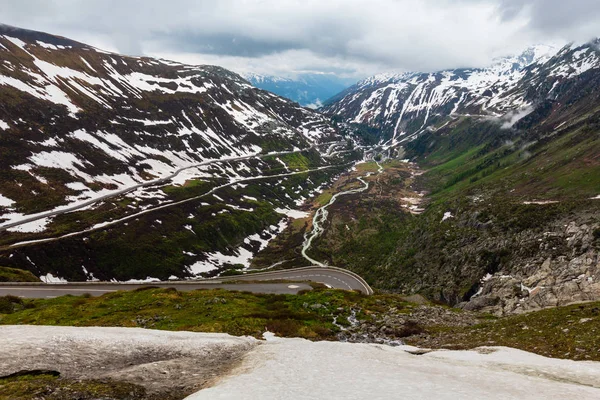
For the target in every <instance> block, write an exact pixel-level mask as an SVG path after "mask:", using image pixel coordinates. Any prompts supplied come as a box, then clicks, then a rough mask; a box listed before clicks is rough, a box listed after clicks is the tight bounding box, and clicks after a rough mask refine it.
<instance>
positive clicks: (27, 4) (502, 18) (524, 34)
mask: <svg viewBox="0 0 600 400" xmlns="http://www.w3.org/2000/svg"><path fill="white" fill-rule="evenodd" d="M0 7H1V9H2V17H1V18H2V20H0V22H3V23H6V24H10V25H16V26H20V27H24V28H29V29H36V30H44V31H47V32H51V33H56V34H60V35H64V36H69V37H71V38H73V39H76V40H80V41H83V42H87V43H90V44H93V45H96V46H98V47H102V48H105V49H108V50H116V51H119V52H122V53H126V54H132V55H142V54H143V55H152V56H164V57H168V58H172V59H176V60H180V61H184V62H192V63H212V64H219V65H223V66H225V67H228V68H231V69H234V70H236V71H239V72H247V71H253V72H259V73H273V74H283V75H290V74H293V73H295V72H300V71H322V72H334V73H337V74H339V75H343V76H353V77H362V76H366V75H370V74H373V73H376V72H383V71H389V70H412V71H431V70H439V69H444V68H454V67H465V66H482V65H486V64H488V63H489V62H490V60H492V59H493V58H494V57H498V56H502V55H508V54H513V53H515V52H518V51H520V50H522V49H523V48H525V47H526V46H527V45H530V44H533V43H540V42H544V43H564V42H567V41H578V42H581V41H585V40H589V39H591V38H592V37H596V36H600V24H598V21H600V2H598V1H597V0H570V1H565V0H218V1H215V0H169V1H164V0H160V1H159V0H145V1H143V2H142V1H127V0H120V1H115V0H86V1H80V0H20V1H19V2H16V1H13V0H0Z"/></svg>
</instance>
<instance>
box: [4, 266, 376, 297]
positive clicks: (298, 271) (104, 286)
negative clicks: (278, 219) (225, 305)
mask: <svg viewBox="0 0 600 400" xmlns="http://www.w3.org/2000/svg"><path fill="white" fill-rule="evenodd" d="M269 281H287V282H285V283H281V282H269ZM306 282H317V283H322V284H325V285H327V286H329V287H331V288H335V289H344V290H357V291H359V292H361V293H364V294H367V295H371V294H373V289H371V287H370V286H369V285H368V284H367V283H366V282H365V281H364V280H363V279H362V278H361V277H360V276H358V275H357V274H355V273H353V272H350V271H346V270H344V269H341V268H334V267H326V268H324V267H305V268H295V269H288V270H283V271H273V272H261V273H255V274H247V275H241V276H233V277H230V278H219V279H204V280H195V281H172V282H150V283H114V282H79V283H54V284H52V283H2V284H0V296H6V295H13V296H20V297H26V298H53V297H58V296H65V295H68V294H70V295H75V296H78V295H82V294H84V293H89V294H91V295H92V296H100V295H103V294H105V293H111V292H116V291H119V290H135V289H139V288H141V287H148V286H156V287H163V288H175V289H177V290H180V291H191V290H198V289H226V290H241V291H249V292H253V293H277V294H296V293H298V292H299V291H300V290H311V289H312V288H311V286H310V285H308V284H307V283H306Z"/></svg>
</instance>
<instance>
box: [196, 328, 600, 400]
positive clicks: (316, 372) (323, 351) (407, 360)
mask: <svg viewBox="0 0 600 400" xmlns="http://www.w3.org/2000/svg"><path fill="white" fill-rule="evenodd" d="M413 350H416V349H415V348H412V347H409V346H403V347H388V346H382V345H370V344H350V343H335V342H317V343H313V342H309V341H306V340H302V339H277V338H276V339H274V340H273V341H268V342H266V344H264V345H262V346H258V347H257V348H255V349H254V350H253V351H252V352H250V353H249V354H248V355H247V356H246V359H245V361H244V362H243V363H242V365H241V366H240V367H239V368H237V369H236V370H235V371H234V374H233V375H232V376H230V377H228V378H226V379H223V380H221V381H220V382H219V383H218V384H217V385H215V386H213V387H211V388H208V389H204V390H201V391H200V392H198V393H196V394H194V395H192V396H190V397H188V400H202V399H211V400H213V399H236V400H242V399H282V400H283V399H294V400H303V399H361V400H364V399H449V400H450V399H452V400H456V399H503V400H504V399H530V398H534V399H578V400H584V399H590V400H591V399H599V398H600V389H599V388H600V363H598V362H575V361H569V360H555V359H549V358H545V357H541V356H537V355H534V354H531V353H526V352H523V351H519V350H515V349H509V348H502V347H500V348H493V347H490V348H482V349H479V351H477V350H475V351H435V352H431V353H428V354H424V355H413V354H410V353H408V352H407V351H413Z"/></svg>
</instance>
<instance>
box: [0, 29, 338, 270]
mask: <svg viewBox="0 0 600 400" xmlns="http://www.w3.org/2000/svg"><path fill="white" fill-rule="evenodd" d="M341 139H342V138H341V136H340V135H339V134H338V133H337V131H336V129H335V128H334V127H332V126H331V125H330V124H329V122H328V120H327V119H326V118H324V117H322V116H321V115H320V114H317V113H315V112H313V111H310V110H308V109H305V108H302V107H300V106H298V105H297V104H296V103H293V102H291V101H288V100H285V99H283V98H281V97H278V96H276V95H274V94H272V93H269V92H266V91H262V90H259V89H256V88H254V87H253V86H251V85H250V84H249V83H248V82H247V81H246V80H244V79H243V78H242V77H240V76H239V75H236V74H234V73H232V72H230V71H227V70H225V69H223V68H219V67H214V66H190V65H183V64H179V63H176V62H172V61H167V60H157V59H151V58H145V57H141V58H140V57H127V56H122V55H118V54H113V53H108V52H104V51H102V50H99V49H95V48H93V47H90V46H87V45H85V44H82V43H78V42H75V41H72V40H69V39H66V38H62V37H57V36H53V35H49V34H45V33H40V32H34V31H27V30H22V29H17V28H12V27H9V26H4V25H2V26H0V154H1V158H0V241H1V242H2V243H1V244H2V245H4V246H3V247H2V248H3V250H5V251H4V252H3V251H2V250H0V258H1V259H3V261H4V260H5V262H3V264H4V265H6V266H13V267H20V268H29V269H31V270H32V271H33V272H34V273H36V275H38V276H40V275H44V276H45V275H46V274H47V273H51V274H53V275H56V274H59V275H61V276H66V277H69V278H70V279H72V278H75V279H81V278H83V277H86V278H90V279H91V277H96V278H98V277H102V278H104V279H107V278H114V277H118V278H119V279H125V278H141V279H144V278H146V277H147V276H156V274H158V275H160V277H162V278H166V277H169V276H170V275H175V276H182V275H186V274H188V273H198V271H202V272H206V271H208V270H210V269H211V268H214V267H215V266H222V265H223V264H224V263H229V264H239V263H241V264H244V263H245V262H246V261H245V260H246V259H247V258H248V257H247V256H246V257H240V251H238V250H235V248H236V247H238V246H239V245H240V244H244V243H246V247H248V249H245V250H243V252H244V254H250V255H251V253H252V251H255V250H256V249H258V248H259V247H260V246H262V244H261V243H262V241H264V240H267V238H269V237H272V235H273V233H274V232H276V231H277V230H278V228H277V226H278V225H279V224H280V222H278V221H282V218H283V220H284V219H285V212H283V214H282V213H279V214H278V213H276V212H275V211H274V210H275V208H277V207H280V208H281V209H285V208H287V207H292V206H294V205H295V203H296V202H299V201H301V200H302V199H303V198H306V197H308V196H309V193H311V191H313V190H315V189H316V188H317V187H318V186H319V185H320V184H322V183H324V182H325V181H327V180H328V179H330V177H331V175H332V174H334V173H335V171H339V168H338V170H335V169H331V168H329V167H331V166H334V165H340V168H342V167H341V165H342V164H343V163H344V161H345V160H343V157H342V158H340V157H338V158H326V157H324V156H322V154H321V152H320V151H318V147H317V146H318V145H319V144H321V143H330V142H332V141H339V140H341ZM329 146H330V144H325V145H324V149H327V148H329ZM324 153H326V151H324ZM269 154H272V155H269ZM303 171H306V172H305V173H304V175H301V173H303ZM311 171H312V172H311ZM296 174H297V176H296ZM315 174H316V175H317V176H315ZM175 175H176V176H175ZM278 175H285V176H281V177H277V178H275V177H276V176H278ZM288 175H289V176H288ZM268 176H273V177H274V178H273V179H271V180H270V181H269V182H266V183H265V184H264V185H262V186H260V184H259V183H256V182H254V181H251V182H253V184H254V186H253V188H254V189H253V190H250V189H247V188H246V186H247V185H248V184H244V183H242V182H244V181H249V180H251V179H253V178H258V179H259V180H260V179H266V177H268ZM308 176H310V177H311V178H312V180H311V179H309V182H308V183H307V184H306V185H304V186H302V187H298V185H296V184H295V183H294V182H292V181H294V180H301V181H306V179H307V177H308ZM236 182H239V185H237V186H236ZM270 185H271V186H274V188H273V189H269V186H270ZM165 186H168V187H166V188H165ZM258 186H260V187H258ZM220 188H223V190H225V191H227V190H229V191H231V190H234V191H235V190H236V188H237V190H238V194H237V195H234V194H233V193H230V194H226V195H223V196H224V197H227V198H226V199H224V198H223V197H217V198H215V197H211V193H212V192H210V193H209V191H211V190H220ZM129 189H132V191H131V192H129V193H128V194H126V195H124V194H123V195H119V196H116V197H112V196H114V195H115V194H119V193H121V192H122V191H125V190H129ZM133 189H135V190H133ZM241 192H244V193H241ZM244 195H246V196H247V198H243V196H244ZM199 196H204V198H203V201H202V202H201V201H199ZM104 197H110V201H112V203H110V201H109V200H107V201H103V202H99V203H95V204H91V202H90V201H91V200H94V199H101V198H104ZM192 197H195V198H197V200H196V202H195V203H193V204H188V205H187V209H186V211H185V214H184V215H180V216H178V217H177V218H176V220H177V223H176V224H175V225H178V226H171V227H169V232H161V233H156V236H157V237H155V238H152V240H151V242H152V243H154V244H153V245H150V244H149V245H150V246H151V248H155V247H156V244H155V243H156V241H158V239H159V238H160V237H161V236H162V237H169V238H172V236H173V235H174V234H175V232H176V231H179V233H178V235H179V236H182V235H181V231H182V230H183V231H185V230H186V229H187V231H189V232H190V235H193V236H203V235H205V234H207V235H210V234H209V233H208V232H209V231H210V229H209V228H208V226H207V225H206V224H207V223H209V221H208V220H210V219H211V218H213V219H215V218H216V219H223V220H227V221H218V222H215V221H212V222H210V223H212V224H215V225H216V226H215V227H213V229H225V227H224V225H223V224H225V223H226V224H230V225H231V224H234V225H235V224H237V225H238V227H237V228H232V227H229V228H227V229H226V232H224V233H222V234H221V237H219V238H215V236H214V235H210V236H211V238H210V239H211V240H212V243H206V240H205V242H203V243H200V242H199V241H198V240H196V242H195V245H194V239H193V238H191V237H189V238H187V239H185V240H184V241H185V242H186V243H187V244H186V245H185V246H183V247H181V246H179V245H178V246H176V247H178V251H179V256H178V257H177V260H176V261H175V260H172V261H171V262H168V263H169V264H173V263H174V264H177V265H178V267H174V266H172V267H170V272H168V273H167V272H166V271H162V272H160V271H158V272H157V271H155V270H156V269H160V268H158V266H155V267H153V268H151V269H150V270H148V271H143V268H142V270H139V271H138V272H135V273H134V272H133V271H132V270H131V269H130V268H129V267H128V268H125V269H126V270H127V271H126V272H125V271H122V272H120V273H115V272H114V271H115V269H116V270H118V269H119V268H122V261H118V260H116V259H115V258H112V257H116V258H122V257H123V256H124V254H118V255H117V254H113V255H112V256H110V257H109V258H112V259H106V260H104V261H99V259H98V258H99V257H100V256H98V254H97V253H98V251H100V250H99V249H95V250H91V249H89V245H85V244H84V242H83V241H84V240H87V239H86V238H80V239H78V240H79V243H78V244H75V243H71V244H69V245H66V247H68V248H70V249H69V250H68V252H69V255H66V254H64V250H60V248H61V247H63V248H64V247H65V242H61V245H56V243H54V244H53V243H50V244H48V245H46V246H42V244H41V243H40V244H39V245H36V246H34V247H35V249H29V248H30V247H31V244H28V247H27V248H24V247H19V250H16V251H14V252H13V251H8V250H10V249H11V248H12V247H11V246H13V245H14V244H15V243H17V242H24V241H25V242H31V241H32V240H39V239H44V238H56V237H57V236H62V237H65V235H67V236H68V235H71V234H76V235H78V236H86V235H81V232H82V231H86V230H89V229H92V228H93V230H95V231H97V230H99V228H103V227H104V226H105V225H107V224H109V223H112V222H111V221H116V220H119V219H120V218H125V217H127V216H132V215H135V214H136V213H148V212H149V210H150V209H152V208H153V207H157V206H162V205H168V204H171V203H173V202H176V201H183V200H186V199H190V198H192ZM211 199H212V200H211ZM244 199H245V200H244ZM109 203H110V204H109ZM200 203H202V204H204V205H205V206H204V208H202V206H201V205H200ZM217 204H221V205H220V206H217ZM77 205H85V208H82V209H81V210H79V211H78V212H76V213H68V214H64V215H58V216H57V215H54V214H53V215H50V216H47V213H48V212H62V211H61V210H67V211H72V210H71V207H72V206H77ZM206 205H210V206H213V207H212V209H209V208H208V207H206ZM257 205H260V206H262V208H261V210H262V214H261V213H259V212H256V208H255V207H256V206H257ZM175 208H176V209H178V210H179V213H183V211H181V209H180V208H177V207H175ZM111 209H112V210H113V211H110V210H111ZM115 210H116V212H115ZM107 213H108V214H107ZM223 213H229V214H234V216H231V215H230V216H224V215H221V214H223ZM198 214H201V215H202V217H201V216H200V215H198ZM36 215H37V217H36ZM32 216H33V217H32ZM188 216H189V217H188ZM38 217H39V218H38ZM225 217H228V218H225ZM166 218H168V219H169V222H173V218H172V216H171V217H166ZM130 219H131V223H133V224H135V223H136V221H139V218H137V217H136V218H133V217H130ZM24 220H27V221H29V220H31V221H30V222H29V223H28V224H25V225H18V226H15V224H18V223H19V222H20V221H24ZM242 220H243V221H242ZM250 220H251V221H250ZM157 221H159V222H157ZM145 223H146V224H153V225H155V226H158V225H161V223H162V219H161V218H153V219H152V220H149V221H146V222H145ZM103 224H104V225H103ZM121 225H124V226H127V225H128V223H125V222H123V224H121ZM143 225H144V224H143V223H140V227H139V229H141V230H142V231H143V233H144V234H147V232H146V231H145V230H144V229H143V228H142V226H143ZM196 225H198V226H196ZM200 225H202V226H203V227H202V228H201V227H200ZM240 225H241V226H240ZM137 229H138V228H136V230H137ZM147 229H148V227H147V226H146V230H147ZM194 229H196V232H195V231H194ZM236 229H237V230H236ZM103 230H105V231H106V230H110V229H109V228H106V229H103ZM201 230H202V231H204V232H205V233H203V234H200V232H199V231H201ZM122 234H123V233H122V232H121V233H120V234H119V235H122ZM140 234H141V233H139V232H131V235H132V237H131V240H134V241H135V240H136V239H134V238H135V237H136V236H139V235H140ZM259 234H260V235H262V237H261V236H260V235H259ZM251 235H257V236H256V239H247V238H248V237H249V236H251ZM203 239H206V238H203ZM215 239H217V240H216V242H219V243H215ZM244 239H246V240H245V242H244ZM127 240H130V239H127ZM142 241H143V239H142ZM96 242H97V241H94V243H96ZM209 242H210V240H209ZM199 243H200V244H199ZM121 246H123V251H125V248H126V247H127V244H126V243H123V244H122V245H121ZM13 247H14V246H13ZM110 247H111V249H114V248H115V245H114V243H113V244H112V245H111V246H110ZM40 249H44V250H40ZM45 249H50V250H45ZM140 251H141V250H140ZM215 251H221V252H222V251H226V253H227V254H225V255H223V254H222V253H219V252H217V253H215ZM74 253H75V254H78V255H77V256H75V257H72V256H73V254H74ZM134 253H135V252H134ZM207 253H211V254H212V256H207ZM155 255H156V256H158V257H164V255H163V254H162V253H161V252H157V253H156V254H155ZM182 255H183V256H182ZM65 257H66V258H71V259H69V260H65ZM53 258H57V260H56V263H55V266H53V265H49V262H50V261H49V260H51V259H53ZM142 258H143V257H142ZM153 258H156V257H153ZM211 260H212V261H211ZM208 261H210V262H208ZM140 262H142V263H143V264H147V262H148V261H147V260H146V261H144V260H141V259H139V260H137V263H140ZM194 262H201V263H202V262H208V264H206V265H205V264H202V265H203V266H202V267H198V268H196V270H195V272H191V270H190V269H189V265H192V264H194ZM61 264H64V265H65V266H64V267H62V266H61V267H58V266H60V265H61ZM82 264H83V267H82ZM98 264H103V265H104V266H103V267H98ZM119 264H121V267H119ZM73 268H76V269H77V270H78V272H76V273H74V272H73V271H72V269H73ZM93 270H95V271H94V272H92V271H93ZM82 271H83V272H82ZM110 271H112V272H110ZM155 272H156V274H155ZM115 274H116V275H115Z"/></svg>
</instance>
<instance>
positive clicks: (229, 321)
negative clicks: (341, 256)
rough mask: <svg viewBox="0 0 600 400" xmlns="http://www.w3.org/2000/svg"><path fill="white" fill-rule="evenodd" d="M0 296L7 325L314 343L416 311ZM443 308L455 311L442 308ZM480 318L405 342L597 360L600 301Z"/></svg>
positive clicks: (354, 299)
mask: <svg viewBox="0 0 600 400" xmlns="http://www.w3.org/2000/svg"><path fill="white" fill-rule="evenodd" d="M0 300H2V301H1V302H0V304H1V303H6V304H11V305H12V308H11V309H9V308H6V307H5V308H0V324H5V325H7V324H32V325H74V326H124V327H143V328H152V329H162V330H173V331H177V330H188V331H198V332H225V333H230V334H233V335H252V336H255V337H261V335H262V333H263V332H265V330H269V331H272V332H275V333H276V334H278V335H279V336H284V337H304V338H307V339H311V340H335V338H336V334H337V333H338V332H340V328H339V327H338V326H336V325H334V324H333V319H334V317H336V316H337V320H338V323H339V324H341V325H348V324H349V323H348V322H347V317H348V315H350V312H351V310H355V311H358V313H357V318H358V320H359V321H361V322H363V323H364V324H366V326H369V325H370V324H373V325H374V326H382V325H385V324H386V322H385V321H386V315H387V314H386V313H389V312H392V313H394V314H404V315H407V316H409V315H412V314H411V313H412V312H413V310H418V309H419V306H417V305H415V304H411V303H408V302H406V301H405V300H404V299H403V298H402V297H400V296H398V295H389V294H375V295H373V296H364V295H361V294H358V293H354V292H346V291H340V290H329V289H316V290H314V291H310V292H305V293H300V294H299V295H256V294H250V293H246V292H227V291H223V290H199V291H193V292H178V291H175V290H172V289H146V290H139V291H133V292H116V293H111V294H106V295H103V296H101V297H88V296H80V297H75V296H64V297H60V298H56V299H44V300H23V299H19V298H14V297H5V298H0ZM390 310H393V311H390ZM446 313H460V311H456V310H450V309H447V311H446ZM426 314H427V313H426ZM457 316H458V315H457ZM408 319H409V321H410V319H411V317H408ZM479 321H480V323H479V324H476V325H472V326H466V327H465V326H463V327H457V326H452V325H450V326H448V324H442V325H439V324H438V325H436V323H435V322H433V323H431V322H425V321H419V320H416V321H415V323H416V325H415V326H419V327H420V328H419V329H418V330H417V332H415V333H416V334H415V335H413V336H408V337H405V340H406V341H407V342H408V343H410V344H415V345H419V346H424V347H432V348H440V347H442V348H454V349H466V348H474V347H478V346H490V345H493V346H511V347H515V348H519V349H523V350H527V351H531V352H534V353H537V354H541V355H545V356H551V357H558V358H572V359H585V360H596V361H600V351H598V349H599V348H600V335H599V334H598V332H600V303H587V304H582V305H572V306H565V307H557V308H553V309H546V310H541V311H537V312H532V313H529V314H523V315H517V316H509V317H503V318H494V317H490V316H487V315H484V314H482V315H479ZM413 325H414V324H413ZM0 393H1V392H0Z"/></svg>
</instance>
